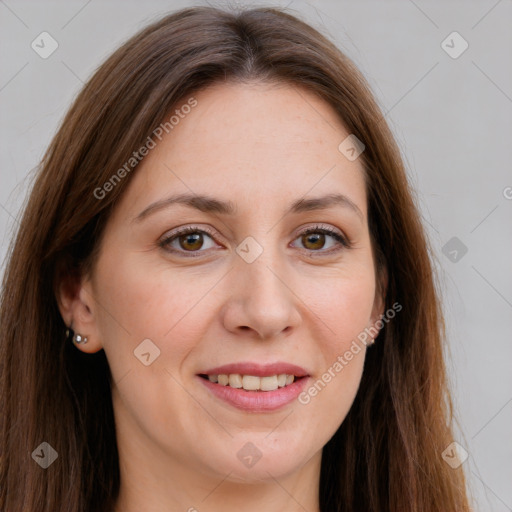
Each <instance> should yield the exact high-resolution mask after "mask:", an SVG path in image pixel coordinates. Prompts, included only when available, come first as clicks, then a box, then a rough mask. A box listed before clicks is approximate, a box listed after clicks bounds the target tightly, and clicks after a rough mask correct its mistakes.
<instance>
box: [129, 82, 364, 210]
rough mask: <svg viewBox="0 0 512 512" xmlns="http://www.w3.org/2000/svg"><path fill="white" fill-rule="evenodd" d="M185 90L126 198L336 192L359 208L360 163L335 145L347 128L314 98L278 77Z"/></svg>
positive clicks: (281, 197) (262, 197)
mask: <svg viewBox="0 0 512 512" xmlns="http://www.w3.org/2000/svg"><path fill="white" fill-rule="evenodd" d="M193 98H194V99H195V100H196V101H197V104H196V105H195V106H194V107H193V108H191V109H188V108H187V109H181V108H180V105H185V104H187V102H188V101H189V99H190V98H189V97H185V98H184V99H183V100H182V102H181V103H178V104H177V105H176V106H175V107H174V110H173V112H171V113H169V115H168V116H167V118H170V117H171V115H173V114H176V115H175V117H174V118H173V121H174V122H173V127H172V129H170V130H169V133H165V132H164V134H163V137H162V140H161V141H159V140H158V139H154V140H155V142H156V146H155V147H154V148H153V149H151V150H150V151H149V153H148V155H147V156H146V157H145V158H144V159H143V161H142V162H141V164H140V165H139V168H138V169H137V171H136V173H135V176H133V179H132V183H131V184H130V187H129V190H128V194H130V195H131V196H132V197H131V199H132V200H131V201H129V203H130V204H132V205H134V201H135V202H137V203H138V204H137V206H143V202H144V201H146V202H147V201H156V200H158V199H160V198H162V197H163V196H164V195H166V194H169V193H177V192H178V193H182V192H188V193H197V194H208V195H216V196H218V197H219V198H226V199H227V198H229V200H230V201H232V202H234V203H237V204H241V205H242V206H243V204H244V203H247V202H248V201H250V200H251V199H254V200H255V201H265V202H267V201H269V202H272V203H273V204H280V205H281V204H282V203H283V201H286V202H287V203H288V202H290V201H291V200H294V199H297V198H299V197H303V196H308V195H309V196H313V195H315V196H316V195H321V194H326V193H333V192H334V193H336V192H339V193H342V194H346V195H349V196H351V198H352V200H353V201H354V202H355V203H356V204H358V206H359V208H360V209H361V210H362V211H363V212H364V211H365V209H366V204H365V201H366V199H365V196H366V194H365V190H364V188H365V187H364V178H363V169H362V163H361V162H360V160H359V159H358V160H355V161H349V160H348V159H347V158H346V157H345V156H344V155H343V154H342V153H341V152H340V151H339V150H338V146H339V145H340V143H341V142H342V141H343V140H344V139H345V138H346V137H347V136H348V135H349V133H348V132H347V130H346V128H345V127H344V126H343V124H342V122H341V120H340V119H339V117H338V116H337V114H336V112H335V111H334V110H333V109H332V107H331V106H330V105H328V104H327V103H326V102H325V101H323V100H322V99H321V98H319V97H317V96H316V95H314V94H313V93H311V92H309V91H308V90H306V89H304V88H299V87H297V86H294V85H289V84H285V83H280V84H267V83H250V84H216V85H214V86H211V87H209V88H207V89H204V90H202V91H199V92H197V93H195V94H194V95H193ZM176 111H178V112H176ZM185 112H187V113H185ZM134 189H135V190H136V192H137V193H136V194H134ZM135 196H137V197H136V198H135ZM280 209H281V206H280Z"/></svg>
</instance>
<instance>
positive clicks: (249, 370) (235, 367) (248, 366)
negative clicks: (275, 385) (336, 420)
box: [200, 362, 309, 377]
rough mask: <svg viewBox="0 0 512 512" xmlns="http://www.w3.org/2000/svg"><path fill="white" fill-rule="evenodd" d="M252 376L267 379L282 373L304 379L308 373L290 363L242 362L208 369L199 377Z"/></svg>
mask: <svg viewBox="0 0 512 512" xmlns="http://www.w3.org/2000/svg"><path fill="white" fill-rule="evenodd" d="M236 373H238V374H240V375H254V376H256V377H269V376H271V375H281V374H283V373H285V374H287V375H295V377H306V376H308V375H309V374H308V372H307V371H306V370H305V369H304V368H301V367H300V366H297V365H295V364H291V363H285V362H275V363H270V364H259V363H254V362H242V363H230V364H225V365H222V366H216V367H215V368H210V369H208V370H205V371H204V372H200V375H230V374H236Z"/></svg>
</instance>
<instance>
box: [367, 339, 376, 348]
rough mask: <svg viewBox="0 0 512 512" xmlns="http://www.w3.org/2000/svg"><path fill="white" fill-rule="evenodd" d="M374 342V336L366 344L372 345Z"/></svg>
mask: <svg viewBox="0 0 512 512" xmlns="http://www.w3.org/2000/svg"><path fill="white" fill-rule="evenodd" d="M374 343H375V338H372V339H371V341H370V342H369V343H367V345H368V346H370V345H373V344H374Z"/></svg>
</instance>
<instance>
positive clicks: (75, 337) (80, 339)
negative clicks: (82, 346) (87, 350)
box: [66, 326, 87, 344]
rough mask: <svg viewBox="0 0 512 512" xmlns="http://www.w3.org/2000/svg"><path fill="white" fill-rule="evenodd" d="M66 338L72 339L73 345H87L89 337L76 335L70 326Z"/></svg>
mask: <svg viewBox="0 0 512 512" xmlns="http://www.w3.org/2000/svg"><path fill="white" fill-rule="evenodd" d="M66 338H67V339H71V341H72V342H73V343H76V344H78V343H87V336H82V335H81V334H76V333H75V332H74V331H73V329H72V327H71V326H69V327H68V328H67V329H66Z"/></svg>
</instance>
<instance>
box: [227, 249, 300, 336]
mask: <svg viewBox="0 0 512 512" xmlns="http://www.w3.org/2000/svg"><path fill="white" fill-rule="evenodd" d="M276 258H277V256H276ZM276 258H274V257H270V255H269V254H268V253H266V252H265V251H264V252H263V254H262V255H261V256H260V257H259V258H258V259H256V260H255V261H253V262H252V263H247V262H245V261H243V260H239V261H237V262H236V264H235V265H236V268H234V269H233V270H232V271H231V272H229V274H228V276H229V280H230V282H229V287H228V289H229V298H228V299H227V301H226V304H225V305H224V308H223V311H222V315H223V323H224V326H225V328H226V329H227V330H229V331H230V332H233V333H237V334H240V333H241V332H242V331H250V332H251V333H252V335H253V337H255V338H259V339H273V338H277V337H279V336H280V335H281V333H287V334H289V333H290V332H291V331H292V330H293V328H296V327H297V326H298V325H299V323H300V321H301V315H300V311H299V307H298V306H299V304H300V303H301V301H300V299H299V298H298V297H297V295H296V294H295V293H294V292H293V288H294V287H293V283H292V278H291V273H290V272H286V270H285V268H284V266H283V265H277V264H276ZM273 263H274V264H273ZM246 335H248V334H246Z"/></svg>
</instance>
